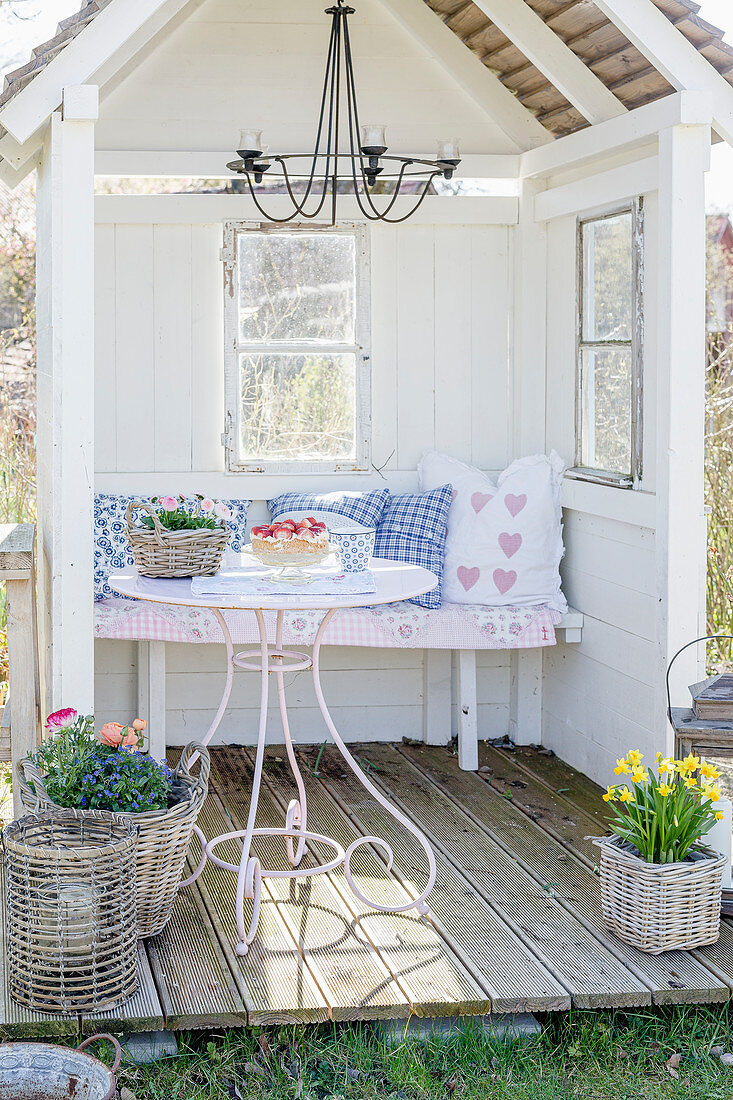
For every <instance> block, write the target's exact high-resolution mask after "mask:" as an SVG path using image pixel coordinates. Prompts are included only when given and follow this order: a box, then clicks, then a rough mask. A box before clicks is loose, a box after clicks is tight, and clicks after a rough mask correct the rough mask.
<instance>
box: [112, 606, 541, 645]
mask: <svg viewBox="0 0 733 1100" xmlns="http://www.w3.org/2000/svg"><path fill="white" fill-rule="evenodd" d="M322 616H323V613H322V612H321V611H289V612H287V613H286V615H285V621H284V644H285V645H311V644H312V643H313V640H314V638H315V634H316V630H317V629H318V625H319V623H320V621H321V619H322ZM225 618H226V621H227V624H228V626H229V629H230V631H231V634H232V639H233V640H234V642H235V643H237V644H242V643H250V642H255V643H256V642H257V641H258V640H259V639H258V634H257V624H256V620H255V617H254V615H253V614H252V613H251V612H250V611H227V612H225ZM265 618H266V619H267V620H268V623H269V625H270V626H271V628H272V632H273V634H274V623H275V614H274V612H265ZM561 618H562V616H561V615H560V613H559V612H557V611H553V610H552V609H551V608H550V607H549V606H548V605H547V604H537V605H535V606H530V607H512V606H509V607H485V606H483V605H481V604H446V603H444V604H443V605H442V607H440V608H436V609H429V608H423V607H417V606H416V605H415V604H413V603H409V602H408V601H403V602H401V603H395V604H386V605H384V606H381V607H360V608H344V609H343V610H341V611H337V612H336V614H335V615H334V617H333V620H332V622H331V623H330V624H329V627H328V629H327V631H326V637H325V644H326V645H349V646H370V647H374V648H381V649H535V648H537V647H539V646H548V645H554V644H555V627H556V626H557V625H558V623H559V622H560V620H561ZM94 633H95V636H96V637H97V638H126V639H128V640H130V639H131V640H133V641H163V642H222V641H223V638H222V634H221V630H220V629H219V624H218V623H217V621H216V617H215V615H214V613H213V612H212V611H210V610H209V609H208V608H205V607H201V608H199V607H174V606H172V605H169V604H155V603H147V602H145V601H142V600H135V601H131V600H125V599H120V598H116V597H114V598H111V599H107V600H101V601H100V602H98V603H96V604H95V607H94Z"/></svg>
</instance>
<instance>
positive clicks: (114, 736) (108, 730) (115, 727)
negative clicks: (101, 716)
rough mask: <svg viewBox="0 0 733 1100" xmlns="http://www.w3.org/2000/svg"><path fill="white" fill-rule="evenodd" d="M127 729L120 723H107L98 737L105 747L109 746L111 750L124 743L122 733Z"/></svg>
mask: <svg viewBox="0 0 733 1100" xmlns="http://www.w3.org/2000/svg"><path fill="white" fill-rule="evenodd" d="M124 728H125V727H124V726H121V725H120V723H119V722H106V723H105V724H104V725H103V726H102V728H101V730H100V731H99V733H98V734H97V737H98V738H99V740H100V741H101V742H102V744H103V745H109V747H110V748H111V749H115V748H117V746H118V745H119V744H120V742H121V741H122V731H123V729H124Z"/></svg>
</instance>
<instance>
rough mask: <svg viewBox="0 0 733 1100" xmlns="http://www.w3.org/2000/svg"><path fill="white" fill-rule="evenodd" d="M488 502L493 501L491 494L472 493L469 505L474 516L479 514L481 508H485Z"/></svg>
mask: <svg viewBox="0 0 733 1100" xmlns="http://www.w3.org/2000/svg"><path fill="white" fill-rule="evenodd" d="M490 500H493V497H492V495H491V493H474V494H473V496H472V497H471V504H472V506H473V510H474V512H475V513H476V515H478V514H479V512H480V511H481V509H482V508H485V507H486V505H487V504H488V503H489V501H490Z"/></svg>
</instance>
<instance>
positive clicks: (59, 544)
mask: <svg viewBox="0 0 733 1100" xmlns="http://www.w3.org/2000/svg"><path fill="white" fill-rule="evenodd" d="M97 114H98V90H97V88H96V87H91V86H86V85H81V86H78V87H68V88H65V89H64V96H63V108H62V111H56V112H54V114H53V115H52V116H51V122H50V129H49V133H48V138H47V141H46V145H45V149H44V155H43V159H42V161H41V164H40V167H39V170H38V184H37V198H36V204H37V227H38V228H37V235H38V261H37V314H38V532H39V548H40V554H39V586H40V597H41V598H40V607H41V611H42V620H43V621H42V646H43V654H42V660H43V662H44V664H45V666H46V668H47V675H48V689H49V695H50V698H49V699H48V700H46V701H45V702H46V706H47V708H48V709H54V708H56V707H59V706H73V707H75V708H76V709H77V710H78V711H80V713H82V714H89V713H91V712H92V711H93V709H94V635H93V624H94V606H93V580H94V547H93V538H92V531H93V506H94V120H95V119H96V117H97Z"/></svg>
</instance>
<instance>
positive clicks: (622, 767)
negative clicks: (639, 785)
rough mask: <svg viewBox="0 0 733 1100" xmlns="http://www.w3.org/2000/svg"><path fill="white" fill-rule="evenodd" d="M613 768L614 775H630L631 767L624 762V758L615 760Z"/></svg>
mask: <svg viewBox="0 0 733 1100" xmlns="http://www.w3.org/2000/svg"><path fill="white" fill-rule="evenodd" d="M613 770H614V773H615V774H616V775H630V774H631V767H630V766H629V764H628V763H627V762H626V760H623V759H621V760H617V761H616V767H615V768H614V769H613Z"/></svg>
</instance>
